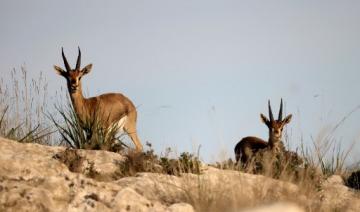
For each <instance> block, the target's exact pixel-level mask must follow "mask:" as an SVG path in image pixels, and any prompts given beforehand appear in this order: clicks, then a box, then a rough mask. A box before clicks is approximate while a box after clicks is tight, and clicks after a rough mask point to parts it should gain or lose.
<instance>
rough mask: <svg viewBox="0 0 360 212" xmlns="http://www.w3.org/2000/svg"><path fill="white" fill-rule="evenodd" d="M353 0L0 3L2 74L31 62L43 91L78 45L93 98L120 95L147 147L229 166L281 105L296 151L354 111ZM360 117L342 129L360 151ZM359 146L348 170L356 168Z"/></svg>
mask: <svg viewBox="0 0 360 212" xmlns="http://www.w3.org/2000/svg"><path fill="white" fill-rule="evenodd" d="M359 21H360V1H356V0H354V1H345V0H344V1H331V0H319V1H313V0H308V1H306V0H304V1H295V0H294V1H290V0H287V1H256V0H251V1H250V0H249V1H240V0H237V1H224V0H221V1H220V0H219V1H211V0H201V1H200V0H199V1H168V0H162V1H158V0H152V1H149V0H144V1H89V0H82V1H45V0H43V1H39V0H32V1H25V0H23V1H18V0H11V1H10V0H9V1H6V0H2V1H1V2H0V29H1V36H0V46H1V48H0V58H1V63H0V72H1V75H2V76H3V77H4V78H7V77H9V75H8V73H9V72H10V70H11V69H12V68H13V67H16V68H18V67H20V65H22V64H24V63H25V64H26V67H27V70H28V71H29V72H30V73H31V75H33V76H37V75H38V74H39V72H40V71H42V72H44V73H45V75H46V77H47V79H48V82H49V89H50V91H49V92H50V93H52V94H53V93H55V91H56V90H59V89H60V87H61V86H63V87H64V86H65V80H63V79H61V78H60V77H59V76H57V75H56V74H55V73H54V70H53V69H52V66H53V65H54V64H58V65H61V66H62V65H63V63H62V59H61V55H60V49H61V46H63V47H64V48H65V52H66V55H67V57H68V60H69V61H70V62H71V63H72V64H73V65H74V63H75V58H76V55H77V46H80V47H81V49H82V53H83V54H82V55H83V57H82V65H86V64H88V63H93V65H94V66H93V71H92V72H91V74H89V75H88V76H86V77H85V78H83V85H84V88H85V90H88V93H89V95H90V96H93V95H98V94H101V93H104V92H112V91H116V92H122V93H124V94H125V95H127V96H128V97H129V98H130V99H132V100H133V102H134V103H135V105H138V106H140V107H139V109H138V116H139V118H138V130H139V136H140V138H141V140H142V141H143V143H145V141H149V142H151V143H153V145H154V147H155V149H156V150H157V151H158V152H160V151H162V150H164V148H165V147H175V148H176V149H177V150H178V151H179V152H180V151H193V150H195V149H196V146H197V145H199V144H201V145H202V148H201V156H202V158H203V159H205V160H207V161H211V160H216V159H218V158H219V157H220V156H219V155H220V154H221V153H222V152H226V153H227V155H228V156H233V147H234V145H235V144H236V142H237V141H238V140H240V138H241V137H244V136H248V135H257V136H259V137H262V138H267V128H266V127H265V125H264V124H262V123H261V122H260V119H259V114H260V113H266V114H267V100H268V99H271V100H272V103H273V107H274V110H275V111H277V110H278V104H279V102H280V98H281V97H283V98H284V100H285V102H286V112H287V113H292V114H293V115H294V116H293V121H292V122H291V123H290V125H289V127H288V128H287V129H288V132H291V134H292V136H291V137H292V138H291V142H292V143H291V146H292V148H295V147H296V146H298V145H299V143H300V137H301V135H302V136H303V137H304V140H305V143H307V144H308V143H309V142H310V141H311V139H310V136H313V137H316V136H317V135H318V133H320V132H321V130H322V129H324V128H325V127H328V126H333V125H335V124H336V123H337V122H338V121H339V120H341V119H342V118H343V117H344V116H345V115H346V114H347V113H349V112H350V111H351V110H352V109H353V108H355V107H356V106H358V105H360V92H359V91H360V82H359V80H360V24H359ZM359 118H360V111H356V112H355V113H353V114H352V116H351V117H349V118H348V119H347V120H346V122H345V123H343V124H342V125H341V127H340V128H339V129H338V130H337V133H336V137H337V138H338V139H339V141H340V140H341V143H342V145H343V148H344V149H346V148H348V147H349V145H350V143H351V142H353V141H354V140H356V141H358V142H359V138H360V125H359V124H358V122H357V121H358V119H359ZM359 153H360V145H357V146H356V148H355V149H354V151H353V155H354V157H352V159H351V160H353V161H354V160H359V159H360V156H359V155H360V154H359Z"/></svg>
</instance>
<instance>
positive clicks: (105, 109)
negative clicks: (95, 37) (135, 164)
mask: <svg viewBox="0 0 360 212" xmlns="http://www.w3.org/2000/svg"><path fill="white" fill-rule="evenodd" d="M78 50H79V53H78V58H77V62H76V67H75V69H71V67H70V65H69V63H68V62H67V60H66V57H65V54H64V49H63V48H61V54H62V58H63V60H64V65H65V69H66V71H65V70H63V69H62V68H60V67H59V66H56V65H54V68H55V71H56V72H57V74H59V75H60V76H62V77H64V78H65V79H66V82H67V87H68V91H69V94H70V98H71V102H72V105H73V108H74V110H75V113H76V115H77V116H78V118H79V120H80V122H81V123H82V127H83V128H84V123H86V122H87V120H95V117H93V116H95V115H96V116H97V117H96V120H98V122H99V124H100V125H101V127H102V128H103V129H109V128H112V127H114V126H115V127H116V130H119V131H120V130H124V131H125V132H126V133H127V134H128V135H129V136H130V138H131V140H132V141H133V143H134V144H135V147H136V150H137V151H142V145H141V142H140V140H139V138H138V135H137V132H136V119H137V112H136V108H135V106H134V104H133V103H132V102H131V101H130V99H128V98H127V97H126V96H124V95H123V94H120V93H106V94H102V95H99V96H95V97H91V98H84V96H83V93H82V87H81V79H82V77H83V76H85V75H86V74H88V73H90V71H91V68H92V64H89V65H87V66H85V67H84V68H82V69H81V67H80V65H81V51H80V48H78Z"/></svg>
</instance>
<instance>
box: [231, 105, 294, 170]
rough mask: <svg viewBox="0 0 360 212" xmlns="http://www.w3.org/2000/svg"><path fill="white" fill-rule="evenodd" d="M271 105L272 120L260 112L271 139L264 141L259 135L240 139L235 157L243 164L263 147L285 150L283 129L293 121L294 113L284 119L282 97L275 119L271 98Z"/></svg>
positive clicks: (277, 151)
mask: <svg viewBox="0 0 360 212" xmlns="http://www.w3.org/2000/svg"><path fill="white" fill-rule="evenodd" d="M268 106H269V118H270V120H269V119H268V118H267V117H266V116H265V115H264V114H260V118H261V120H262V122H263V123H265V124H266V126H267V127H268V128H269V140H268V142H266V141H264V140H263V139H261V138H257V137H245V138H243V139H241V141H239V142H238V143H237V144H236V146H235V149H234V151H235V158H236V162H239V160H241V162H242V164H243V165H246V164H247V163H248V162H249V161H250V159H251V157H252V156H254V155H255V154H256V153H257V152H259V151H260V150H262V149H265V148H268V149H269V150H271V151H273V152H275V153H279V152H283V151H284V150H285V149H284V144H283V142H282V140H281V139H282V131H283V128H284V126H285V125H286V124H288V123H289V122H290V121H291V117H292V115H291V114H290V115H288V116H286V118H285V119H282V108H283V102H282V99H281V103H280V111H279V116H278V120H275V119H274V116H273V113H272V111H271V106H270V100H269V102H268Z"/></svg>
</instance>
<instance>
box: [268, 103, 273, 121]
mask: <svg viewBox="0 0 360 212" xmlns="http://www.w3.org/2000/svg"><path fill="white" fill-rule="evenodd" d="M268 104H269V118H270V121H274V116H273V113H272V111H271V106H270V100H269V102H268Z"/></svg>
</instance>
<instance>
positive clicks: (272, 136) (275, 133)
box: [260, 99, 292, 142]
mask: <svg viewBox="0 0 360 212" xmlns="http://www.w3.org/2000/svg"><path fill="white" fill-rule="evenodd" d="M268 105H269V118H270V120H269V119H268V118H267V117H266V116H265V115H264V114H260V117H261V120H262V122H264V123H265V124H266V126H267V127H268V128H269V141H274V142H275V141H281V137H282V131H283V128H284V126H285V125H286V124H288V123H289V122H290V121H291V117H292V115H291V114H290V115H288V116H286V117H285V118H284V119H283V118H282V109H283V101H282V99H281V103H280V111H279V116H278V119H277V120H275V119H274V116H273V113H272V110H271V105H270V100H269V102H268Z"/></svg>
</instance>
